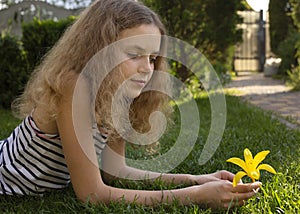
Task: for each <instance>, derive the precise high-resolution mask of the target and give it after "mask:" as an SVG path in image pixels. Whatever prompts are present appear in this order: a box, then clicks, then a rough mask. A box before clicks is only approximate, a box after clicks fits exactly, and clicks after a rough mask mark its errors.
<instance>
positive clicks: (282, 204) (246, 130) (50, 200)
mask: <svg viewBox="0 0 300 214" xmlns="http://www.w3.org/2000/svg"><path fill="white" fill-rule="evenodd" d="M226 100H227V111H228V113H227V123H226V130H225V132H224V135H223V138H222V141H221V144H220V146H219V147H218V149H217V151H216V153H215V155H214V156H213V157H212V158H211V159H210V160H209V161H208V162H207V164H206V165H204V166H200V165H198V158H199V155H200V153H201V151H202V148H203V145H204V143H205V141H206V136H207V134H208V131H209V127H210V109H209V106H210V105H209V100H208V99H207V98H205V97H202V98H201V99H198V100H197V103H198V106H199V109H200V117H201V127H200V133H199V138H198V140H197V143H196V144H195V146H194V149H193V151H192V152H191V153H190V155H189V156H188V157H187V158H186V160H185V161H184V162H182V163H181V164H180V165H179V166H178V167H176V168H175V169H174V170H173V171H172V172H174V173H192V174H201V173H210V172H214V171H216V170H220V169H227V170H229V171H232V172H234V173H236V172H237V171H239V168H238V167H237V166H235V165H233V164H230V163H226V160H227V159H228V158H230V157H240V158H243V150H244V148H246V147H247V148H249V149H250V150H251V151H252V152H253V153H254V154H256V153H257V152H259V151H262V150H266V149H268V150H270V154H269V155H268V156H267V158H266V159H265V160H264V162H265V163H268V164H270V165H272V166H273V167H274V168H275V169H276V171H277V172H278V173H277V174H276V175H272V174H270V173H268V172H265V171H262V174H261V179H260V181H261V182H262V183H263V186H262V189H261V191H260V192H259V193H258V194H257V197H255V198H253V199H251V200H249V201H248V203H247V204H246V205H245V206H243V207H240V208H237V209H233V210H231V211H230V212H231V213H247V214H248V213H299V212H300V186H299V185H300V164H299V163H300V158H299V154H300V146H299V144H300V132H299V131H295V130H290V129H287V128H286V127H285V126H284V125H282V124H281V123H280V122H279V121H277V120H276V119H272V117H271V115H270V114H269V113H266V112H264V111H262V110H260V109H258V108H255V107H253V106H249V105H248V104H246V103H243V102H240V100H239V98H237V97H232V96H227V97H226ZM178 118H179V114H176V116H175V118H174V120H175V125H173V126H172V127H171V128H170V129H169V132H168V134H166V135H165V136H164V138H163V140H162V141H161V151H167V150H168V148H170V147H172V145H173V142H174V140H176V137H177V135H178V131H179V130H180V122H179V119H178ZM18 122H19V121H18V120H16V119H14V118H13V117H12V116H11V114H10V113H9V112H8V111H5V110H0V138H4V137H7V135H8V134H9V133H10V132H11V130H12V129H13V128H14V126H15V125H16V124H17V123H18ZM127 150H128V151H127V153H128V157H130V158H135V159H144V158H145V156H146V157H147V158H149V155H145V153H144V152H143V151H142V150H141V149H132V148H131V147H130V146H129V147H128V149H127ZM248 181H249V180H247V179H244V182H248ZM114 185H116V186H118V187H125V186H127V187H131V188H136V189H142V188H145V189H168V188H178V187H175V186H172V185H169V186H166V185H164V184H162V183H161V182H156V183H154V184H147V183H144V184H141V183H135V182H131V183H129V184H125V183H124V182H123V181H120V182H116V183H115V184H114ZM208 194H209V193H208ZM11 212H15V213H212V211H211V210H204V209H201V208H199V207H198V206H196V205H193V206H185V207H181V206H179V205H177V203H176V202H175V203H174V204H171V205H169V206H163V205H162V206H159V207H156V208H147V207H143V206H138V205H135V204H130V205H127V204H125V203H112V204H111V205H110V206H105V205H102V204H100V205H97V206H96V205H91V204H88V203H87V204H83V203H79V202H78V201H77V200H76V197H75V195H74V193H73V190H72V187H69V188H67V189H66V190H62V191H57V192H52V193H47V194H45V195H44V197H28V196H26V197H16V196H0V213H11ZM217 213H228V211H224V212H217Z"/></svg>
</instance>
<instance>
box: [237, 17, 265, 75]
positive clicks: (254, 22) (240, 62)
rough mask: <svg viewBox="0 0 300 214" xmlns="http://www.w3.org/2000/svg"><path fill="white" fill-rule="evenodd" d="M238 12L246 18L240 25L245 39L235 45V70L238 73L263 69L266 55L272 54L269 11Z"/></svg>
mask: <svg viewBox="0 0 300 214" xmlns="http://www.w3.org/2000/svg"><path fill="white" fill-rule="evenodd" d="M264 13H265V12H264ZM238 14H239V15H240V16H241V17H243V19H244V21H243V23H242V24H240V25H239V26H238V28H241V29H242V30H243V41H242V42H241V43H239V44H237V45H236V46H235V54H234V70H235V72H236V74H238V72H239V71H263V67H264V63H265V60H266V55H270V54H269V53H270V47H269V22H268V13H265V14H263V13H262V12H255V11H239V12H238ZM263 15H264V16H265V17H262V16H263ZM264 20H265V21H264Z"/></svg>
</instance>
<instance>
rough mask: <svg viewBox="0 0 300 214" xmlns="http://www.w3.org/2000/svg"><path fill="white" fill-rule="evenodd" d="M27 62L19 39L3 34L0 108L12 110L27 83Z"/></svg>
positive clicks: (0, 59) (0, 62)
mask: <svg viewBox="0 0 300 214" xmlns="http://www.w3.org/2000/svg"><path fill="white" fill-rule="evenodd" d="M27 79H28V75H27V61H26V55H25V53H24V51H23V48H22V46H21V43H20V42H19V41H18V39H17V38H15V37H13V36H10V35H9V34H5V33H2V35H1V37H0V106H2V107H4V108H10V105H11V102H12V101H13V99H14V98H16V96H18V95H19V94H20V92H21V91H22V89H23V87H24V85H25V83H26V81H27Z"/></svg>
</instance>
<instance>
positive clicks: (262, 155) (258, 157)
mask: <svg viewBox="0 0 300 214" xmlns="http://www.w3.org/2000/svg"><path fill="white" fill-rule="evenodd" d="M269 153H270V151H269V150H266V151H261V152H259V153H257V154H256V155H255V157H254V160H253V162H254V165H255V168H256V167H257V166H258V164H260V162H262V161H263V160H264V159H265V158H266V156H267V155H268V154H269Z"/></svg>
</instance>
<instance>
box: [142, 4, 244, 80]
mask: <svg viewBox="0 0 300 214" xmlns="http://www.w3.org/2000/svg"><path fill="white" fill-rule="evenodd" d="M143 2H144V3H145V4H146V5H148V6H149V7H151V8H152V9H154V10H155V11H157V13H158V14H160V16H161V18H162V20H163V22H164V23H165V25H166V27H167V29H168V30H169V35H170V36H173V37H176V38H178V39H181V40H183V41H185V42H187V43H189V44H190V45H192V46H194V47H195V48H196V49H198V50H199V51H200V52H202V53H203V54H204V55H205V56H206V57H207V58H208V60H209V61H210V62H211V63H212V64H214V63H215V62H217V61H219V63H220V64H223V65H224V66H226V64H227V65H228V64H229V67H231V64H232V63H231V62H232V58H231V59H229V60H228V58H227V53H228V49H230V47H232V46H233V45H234V44H235V43H236V42H237V41H240V40H241V33H242V32H241V31H240V30H237V28H236V25H237V23H240V22H241V19H240V17H239V16H238V15H237V13H236V12H237V9H238V8H239V7H242V6H241V3H240V1H238V0H233V1H225V0H222V1H220V0H191V1H183V0H175V1H164V0H143ZM180 54H181V56H182V58H187V57H189V53H188V52H185V50H181V53H180ZM182 61H186V60H184V59H183V60H182ZM173 66H174V69H175V70H176V72H177V75H178V76H179V77H180V78H181V80H182V81H185V80H187V79H188V78H189V77H190V76H191V75H192V74H191V71H189V70H188V68H186V67H184V66H182V65H181V64H180V63H173ZM226 70H227V69H226ZM227 71H228V70H227Z"/></svg>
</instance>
